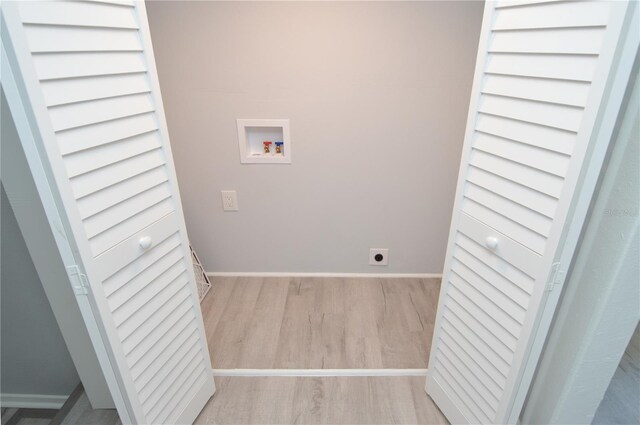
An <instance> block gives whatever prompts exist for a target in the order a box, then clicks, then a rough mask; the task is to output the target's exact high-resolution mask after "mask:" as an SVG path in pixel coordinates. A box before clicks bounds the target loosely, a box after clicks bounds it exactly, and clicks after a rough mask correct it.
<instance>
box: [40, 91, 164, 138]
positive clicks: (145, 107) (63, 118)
mask: <svg viewBox="0 0 640 425" xmlns="http://www.w3.org/2000/svg"><path fill="white" fill-rule="evenodd" d="M153 108H154V106H153V100H152V99H151V96H150V95H149V94H146V93H141V94H133V95H129V96H118V97H113V98H107V99H99V100H96V101H93V102H83V103H80V104H78V103H72V104H70V105H61V106H57V107H53V108H51V109H50V110H49V111H50V112H49V113H50V115H51V122H52V124H53V129H54V130H55V131H62V130H69V129H72V128H75V127H81V126H85V125H92V124H98V123H101V122H105V121H110V120H115V119H118V118H124V117H130V116H132V115H138V114H144V113H145V112H151V111H153Z"/></svg>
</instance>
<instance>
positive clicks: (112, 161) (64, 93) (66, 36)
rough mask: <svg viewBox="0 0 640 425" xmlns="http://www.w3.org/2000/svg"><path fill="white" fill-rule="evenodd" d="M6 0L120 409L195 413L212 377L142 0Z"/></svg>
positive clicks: (134, 414) (148, 417)
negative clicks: (119, 395) (119, 400)
mask: <svg viewBox="0 0 640 425" xmlns="http://www.w3.org/2000/svg"><path fill="white" fill-rule="evenodd" d="M2 7H3V20H4V21H5V22H6V24H7V25H6V27H5V29H6V31H7V33H6V34H4V33H3V38H4V37H5V36H6V35H8V37H7V38H8V39H9V40H10V41H9V40H7V39H6V38H5V40H4V41H3V46H4V47H5V48H6V51H7V54H8V56H9V58H10V61H9V62H14V63H13V64H12V65H11V67H12V69H13V74H14V79H15V80H16V81H17V80H19V81H17V82H16V86H17V87H19V88H18V89H16V92H20V93H19V95H20V96H19V97H20V98H21V101H22V103H23V104H25V105H30V108H29V109H30V111H29V112H30V114H31V116H30V123H29V124H30V126H31V127H32V131H33V133H34V134H35V135H39V139H40V140H39V143H40V145H39V150H40V156H41V160H42V162H43V163H45V164H46V167H47V168H50V172H51V175H52V177H51V179H52V181H51V184H52V186H53V188H52V190H53V191H54V192H55V195H56V196H57V197H58V198H59V199H60V202H61V204H62V205H61V206H62V207H63V209H64V214H65V216H66V220H67V222H68V225H69V230H68V232H70V233H71V235H69V236H70V238H69V239H72V246H74V247H75V248H74V249H75V250H77V256H78V257H77V260H78V263H77V267H78V268H77V269H74V268H73V267H70V268H69V269H70V273H71V274H72V275H73V274H74V273H79V274H80V275H82V274H85V275H86V277H87V279H86V280H87V281H88V285H89V288H88V291H87V294H86V295H83V294H82V292H83V288H82V285H80V286H79V288H78V294H79V297H84V296H86V297H88V299H89V300H91V303H92V304H91V305H92V308H93V315H94V316H95V319H96V323H97V325H98V328H99V331H100V337H101V338H102V340H103V341H104V346H105V347H106V351H107V355H108V361H107V363H109V364H110V367H111V368H112V369H113V371H114V374H115V380H116V381H117V389H118V391H120V392H121V394H122V396H121V398H122V399H123V400H124V404H123V405H122V406H119V411H120V413H121V417H122V418H123V419H124V418H128V419H125V421H127V420H129V421H131V422H134V423H140V424H147V423H148V424H184V423H192V422H193V420H194V419H195V418H196V416H197V415H198V413H199V412H200V411H201V409H202V407H203V406H204V404H205V403H206V402H207V401H208V399H209V398H210V397H211V395H212V394H213V392H214V391H215V388H214V383H213V377H212V373H211V362H210V359H209V352H208V348H207V342H206V337H205V332H204V326H203V321H202V314H201V311H200V305H199V301H198V292H197V289H196V284H195V277H194V272H193V267H192V263H191V255H190V253H189V245H188V239H187V234H186V229H185V225H184V218H183V213H182V208H181V205H180V196H179V193H178V186H177V182H176V176H175V171H174V168H173V161H172V158H171V149H170V146H169V140H168V134H167V129H166V123H165V117H164V112H163V106H162V99H161V96H160V90H159V86H158V79H157V74H156V69H155V62H154V57H153V51H152V46H151V40H150V34H149V29H148V23H147V17H146V11H145V8H144V2H134V1H127V0H122V1H116V0H112V1H107V0H104V1H92V2H88V1H86V2H67V1H59V2H58V1H57V2H31V1H25V2H4V4H3V6H2ZM7 41H9V42H7ZM3 87H4V82H3ZM58 230H60V229H58ZM72 277H73V276H72ZM80 277H82V276H80ZM80 283H82V280H80ZM112 391H113V389H112ZM114 398H116V397H114ZM123 409H125V410H123Z"/></svg>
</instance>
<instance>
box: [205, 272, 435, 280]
mask: <svg viewBox="0 0 640 425" xmlns="http://www.w3.org/2000/svg"><path fill="white" fill-rule="evenodd" d="M206 274H207V276H209V277H235V276H237V277H354V278H358V277H368V278H372V277H378V278H387V279H397V278H411V279H432V278H437V279H442V273H298V272H206Z"/></svg>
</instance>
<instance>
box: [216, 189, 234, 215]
mask: <svg viewBox="0 0 640 425" xmlns="http://www.w3.org/2000/svg"><path fill="white" fill-rule="evenodd" d="M220 193H221V194H222V209H223V210H224V211H238V194H237V192H236V191H235V190H223V191H221V192H220Z"/></svg>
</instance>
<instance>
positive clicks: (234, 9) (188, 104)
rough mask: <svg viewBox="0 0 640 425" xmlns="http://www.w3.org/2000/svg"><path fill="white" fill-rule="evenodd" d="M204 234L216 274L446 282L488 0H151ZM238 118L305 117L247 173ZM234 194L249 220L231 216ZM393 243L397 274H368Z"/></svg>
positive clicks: (197, 232)
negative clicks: (286, 150) (274, 154)
mask: <svg viewBox="0 0 640 425" xmlns="http://www.w3.org/2000/svg"><path fill="white" fill-rule="evenodd" d="M147 9H148V15H149V21H150V26H151V33H152V38H153V45H154V50H155V56H156V62H157V67H158V73H159V77H160V85H161V88H162V95H163V99H164V106H165V109H166V114H167V120H168V126H169V133H170V136H171V144H172V149H173V154H174V158H175V162H176V168H177V174H178V178H179V181H180V188H181V194H182V201H183V204H184V208H185V213H186V220H187V227H188V229H189V235H190V238H191V240H192V242H193V243H194V245H195V247H196V250H197V251H198V254H199V256H200V258H201V260H202V261H203V262H204V265H205V268H206V269H207V270H209V271H223V272H252V271H254V272H400V273H420V272H422V273H440V272H441V271H442V266H443V263H444V255H445V250H446V242H447V236H448V231H449V224H450V217H451V209H452V206H453V198H454V193H455V184H456V178H457V173H458V166H459V159H460V152H461V148H462V142H463V138H464V129H465V124H466V118H467V109H468V104H469V95H470V90H471V83H472V80H473V70H474V65H475V59H476V52H477V45H478V37H479V33H480V26H481V22H482V11H483V3H482V2H461V1H456V2H436V1H430V2H183V1H180V2H175V1H161V2H147ZM237 118H288V119H290V120H291V138H292V144H293V163H292V164H291V165H241V164H240V160H239V152H238V142H237V132H236V119H237ZM220 190H237V191H238V202H239V206H240V211H239V212H237V213H229V212H227V213H223V212H222V206H221V200H220ZM371 247H374V248H389V249H390V253H389V259H390V261H389V266H388V267H386V268H383V267H375V266H369V265H368V253H369V248H371Z"/></svg>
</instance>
